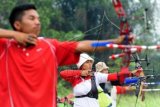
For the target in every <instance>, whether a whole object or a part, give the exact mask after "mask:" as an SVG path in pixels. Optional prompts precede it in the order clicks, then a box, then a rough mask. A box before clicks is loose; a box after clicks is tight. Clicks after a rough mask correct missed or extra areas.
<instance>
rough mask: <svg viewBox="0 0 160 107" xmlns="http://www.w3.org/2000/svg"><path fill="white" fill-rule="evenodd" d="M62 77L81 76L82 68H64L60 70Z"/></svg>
mask: <svg viewBox="0 0 160 107" xmlns="http://www.w3.org/2000/svg"><path fill="white" fill-rule="evenodd" d="M60 76H61V77H62V78H69V77H74V76H81V70H64V71H61V72H60Z"/></svg>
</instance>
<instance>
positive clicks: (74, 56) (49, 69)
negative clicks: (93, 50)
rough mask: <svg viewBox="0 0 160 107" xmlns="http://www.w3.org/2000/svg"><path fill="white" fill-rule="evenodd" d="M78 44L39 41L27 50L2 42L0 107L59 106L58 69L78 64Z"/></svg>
mask: <svg viewBox="0 0 160 107" xmlns="http://www.w3.org/2000/svg"><path fill="white" fill-rule="evenodd" d="M77 44H78V43H77V42H59V41H57V40H55V39H44V38H38V44H37V45H36V46H30V47H27V48H26V47H24V46H21V45H19V44H18V43H17V42H16V41H14V40H8V39H0V107H56V105H57V104H56V85H57V68H58V66H60V65H69V64H75V63H77V62H78V60H79V54H78V53H76V52H75V48H76V46H77Z"/></svg>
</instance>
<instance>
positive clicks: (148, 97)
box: [117, 92, 160, 107]
mask: <svg viewBox="0 0 160 107" xmlns="http://www.w3.org/2000/svg"><path fill="white" fill-rule="evenodd" d="M136 99H137V97H136V96H134V95H120V96H118V98H117V107H160V92H146V93H145V100H144V101H143V102H142V101H141V99H140V98H138V100H137V104H136ZM135 105H136V106H135Z"/></svg>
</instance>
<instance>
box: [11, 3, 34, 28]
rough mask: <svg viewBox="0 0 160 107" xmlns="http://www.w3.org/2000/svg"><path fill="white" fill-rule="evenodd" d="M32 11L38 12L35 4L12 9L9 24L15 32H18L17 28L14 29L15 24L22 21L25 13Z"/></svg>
mask: <svg viewBox="0 0 160 107" xmlns="http://www.w3.org/2000/svg"><path fill="white" fill-rule="evenodd" d="M30 9H34V10H37V9H36V7H35V5H34V4H22V5H18V6H16V7H14V8H13V9H12V11H11V13H10V16H9V22H10V24H11V26H12V28H13V29H14V30H16V28H15V27H14V22H15V21H17V20H21V18H22V16H23V13H24V11H26V10H30Z"/></svg>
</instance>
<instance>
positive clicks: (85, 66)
mask: <svg viewBox="0 0 160 107" xmlns="http://www.w3.org/2000/svg"><path fill="white" fill-rule="evenodd" d="M92 65H93V61H91V60H87V61H86V62H85V63H84V64H83V65H82V66H81V69H82V70H92Z"/></svg>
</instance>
